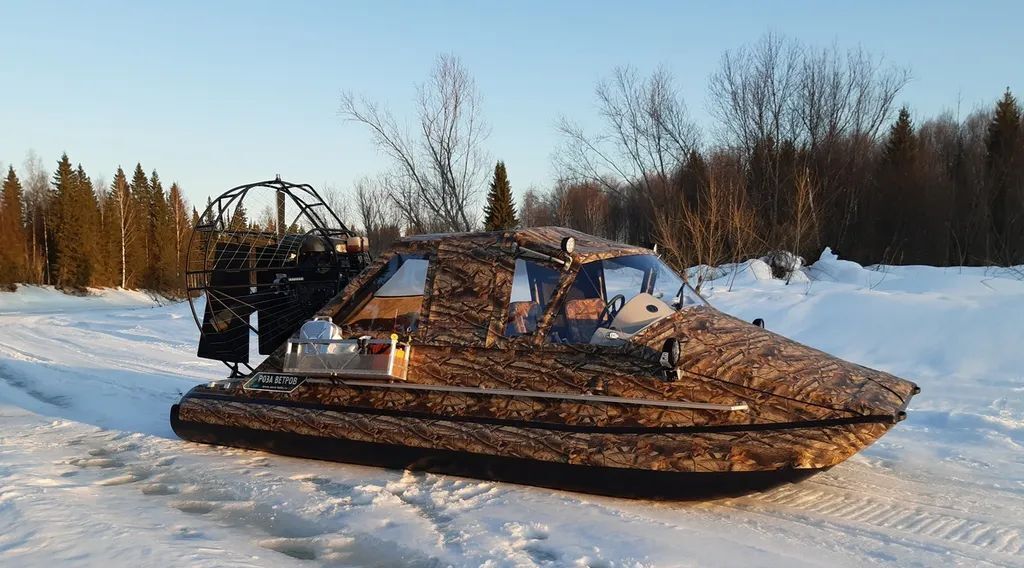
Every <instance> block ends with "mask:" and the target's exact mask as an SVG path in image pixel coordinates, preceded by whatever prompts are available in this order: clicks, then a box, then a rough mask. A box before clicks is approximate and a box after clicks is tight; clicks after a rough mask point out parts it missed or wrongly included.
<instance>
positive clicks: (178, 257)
mask: <svg viewBox="0 0 1024 568" xmlns="http://www.w3.org/2000/svg"><path fill="white" fill-rule="evenodd" d="M167 205H168V207H169V208H170V216H171V230H172V231H173V237H174V270H173V273H172V274H173V278H174V283H173V286H172V287H174V288H177V287H179V286H182V282H183V281H182V278H183V276H182V275H183V274H184V270H185V248H186V247H187V246H188V238H189V231H190V230H191V228H192V226H193V223H191V222H190V219H189V216H188V204H186V203H185V198H184V196H182V193H181V187H179V186H178V184H177V182H175V183H172V184H171V191H170V193H169V194H168V195H167ZM192 211H193V214H194V217H198V213H195V209H193V210H192ZM194 220H195V219H194V218H193V219H192V221H194Z"/></svg>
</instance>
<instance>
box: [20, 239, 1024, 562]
mask: <svg viewBox="0 0 1024 568" xmlns="http://www.w3.org/2000/svg"><path fill="white" fill-rule="evenodd" d="M734 268H736V270H734V271H733V274H726V275H725V276H723V277H722V278H719V279H717V280H715V281H713V282H710V283H708V285H707V290H709V291H710V299H711V301H712V303H714V304H715V305H716V306H717V307H719V308H720V309H723V310H725V311H727V312H730V313H733V314H736V315H738V316H740V317H742V318H744V319H748V320H750V319H753V318H754V317H762V318H764V319H765V320H766V322H767V326H768V327H769V328H770V329H772V330H775V331H778V332H780V333H783V334H785V335H788V336H790V337H793V338H795V339H797V340H799V341H802V342H804V343H807V344H810V345H813V346H815V347H819V348H821V349H824V350H826V351H828V352H830V353H834V354H836V355H838V356H841V357H844V358H847V359H850V360H853V361H856V362H859V363H863V364H866V365H869V366H872V367H876V368H880V369H884V370H886V371H890V372H892V373H895V374H897V375H899V376H903V377H906V378H908V379H912V380H914V381H916V382H918V384H920V385H921V387H922V389H923V392H922V393H921V394H920V395H919V396H917V397H916V398H915V399H914V400H913V403H912V405H911V408H910V412H909V414H910V417H909V419H908V420H907V421H906V422H904V423H902V424H900V425H899V426H897V427H896V428H895V430H893V431H892V432H891V433H890V434H888V435H887V436H885V437H884V438H883V439H882V440H881V441H880V442H879V443H878V444H876V445H875V446H873V447H871V448H869V449H868V450H867V451H866V452H864V453H863V454H862V455H858V456H855V457H854V458H853V459H851V460H849V461H848V462H846V463H844V464H842V465H841V466H838V467H836V468H834V469H833V470H831V471H830V472H828V473H826V474H822V475H819V476H816V477H814V478H811V479H810V480H807V481H805V482H802V483H800V484H797V485H790V486H785V487H781V488H778V489H775V490H772V491H769V492H765V493H762V494H756V495H750V496H745V497H741V498H735V499H726V500H718V501H713V502H703V503H663V502H643V501H629V500H621V499H612V498H603V497H593V496H587V495H580V494H574V493H568V492H559V491H552V490H547V489H538V488H531V487H524V486H517V485H507V484H499V483H489V482H480V481H474V480H470V479H463V478H457V477H448V476H439V475H432V474H420V473H416V474H411V473H406V472H400V471H390V470H382V469H375V468H368V467H359V466H352V465H345V464H331V463H324V462H315V461H307V460H298V459H291V458H285V457H279V456H274V455H269V454H261V453H257V452H248V451H242V450H233V449H226V448H216V447H209V446H203V445H198V444H192V443H186V442H182V441H180V440H178V439H176V438H175V437H174V435H173V434H172V433H171V430H170V427H169V425H168V418H167V415H168V410H169V408H170V406H171V404H172V403H174V402H175V401H176V400H177V398H178V397H179V396H180V394H181V393H182V392H184V391H185V390H187V389H188V388H190V387H191V386H192V385H193V384H196V383H198V382H201V381H205V380H208V379H213V378H220V377H222V376H223V375H224V367H223V366H221V365H220V364H219V363H215V362H209V361H203V360H199V359H197V358H196V357H195V356H194V349H195V337H196V330H195V327H194V322H193V321H192V316H191V313H190V311H189V308H188V305H187V304H180V303H179V304H163V305H160V304H158V303H156V302H154V300H153V299H152V298H150V297H148V296H146V295H144V294H138V293H132V292H121V291H105V292H103V293H102V294H100V295H99V296H97V297H89V298H76V297H69V296H64V295H61V294H59V293H57V292H54V291H52V290H47V289H43V288H31V287H29V288H22V289H21V290H19V291H18V292H17V293H14V294H4V293H0V565H4V566H8V565H9V566H19V567H21V566H46V567H47V568H50V567H52V566H54V565H61V566H65V565H86V566H103V567H104V568H106V567H113V566H132V567H137V566H152V565H158V566H271V565H272V566H304V565H345V566H395V565H417V566H447V565H455V566H481V565H487V566H535V565H537V566H563V565H568V566H743V567H750V566H765V565H785V566H822V565H834V566H863V565H864V564H898V565H901V566H913V565H926V566H937V565H943V566H945V565H963V566H985V565H1018V566H1024V274H1022V273H1021V270H1008V269H979V268H963V269H961V268H930V267H886V268H877V269H865V268H861V267H860V266H858V265H855V264H852V263H845V262H843V261H839V260H836V259H834V258H832V257H829V256H828V255H825V256H824V257H823V259H822V260H821V261H819V262H817V263H815V264H813V265H811V266H810V267H809V268H807V269H805V270H804V272H801V273H798V274H797V275H796V276H795V277H794V278H793V279H791V282H790V283H789V284H788V285H787V284H785V283H784V282H781V281H778V280H771V279H766V276H767V275H768V273H767V272H766V268H767V267H766V266H765V265H763V264H762V263H759V262H758V261H754V262H752V263H747V264H744V265H741V266H739V267H734Z"/></svg>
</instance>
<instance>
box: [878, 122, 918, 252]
mask: <svg viewBox="0 0 1024 568" xmlns="http://www.w3.org/2000/svg"><path fill="white" fill-rule="evenodd" d="M917 148H918V141H917V136H916V134H915V133H914V125H913V122H912V121H911V119H910V111H909V110H908V109H907V107H903V108H901V109H900V113H899V116H898V117H897V118H896V122H894V123H893V125H892V126H891V127H890V128H889V136H888V138H886V141H885V146H884V148H883V150H882V159H881V163H880V165H879V172H878V176H877V187H876V189H875V196H874V199H873V200H872V201H873V207H872V209H873V213H874V215H873V216H874V219H875V223H874V232H875V235H874V246H872V247H871V249H872V250H875V251H887V254H888V256H889V257H890V258H893V257H895V255H897V254H899V253H904V254H909V255H910V256H911V257H914V255H916V254H918V251H917V250H916V249H914V246H916V245H917V244H918V243H916V242H915V243H913V244H908V241H910V240H914V238H913V237H912V236H911V235H909V232H910V227H909V226H908V221H909V220H910V219H912V217H911V215H912V212H911V211H910V210H909V208H910V207H911V205H912V204H915V203H919V201H918V198H919V195H918V187H917V180H918V177H917V175H916V174H917ZM908 247H909V249H908Z"/></svg>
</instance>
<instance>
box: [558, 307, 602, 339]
mask: <svg viewBox="0 0 1024 568" xmlns="http://www.w3.org/2000/svg"><path fill="white" fill-rule="evenodd" d="M603 309H604V300H602V299H601V298H580V299H577V300H569V301H568V302H566V303H565V319H566V323H567V324H568V325H567V327H568V329H569V335H570V337H569V341H570V342H571V343H588V342H589V341H590V337H591V336H592V335H594V332H595V331H597V318H598V317H600V315H601V310H603Z"/></svg>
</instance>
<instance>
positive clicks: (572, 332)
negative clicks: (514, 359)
mask: <svg viewBox="0 0 1024 568" xmlns="http://www.w3.org/2000/svg"><path fill="white" fill-rule="evenodd" d="M682 286H683V280H682V278H680V277H679V275H677V274H676V273H675V272H674V271H673V270H672V269H671V268H669V267H668V266H667V265H665V263H664V262H662V261H661V259H659V258H658V257H657V256H654V255H628V256H620V257H617V258H611V259H605V260H596V261H593V262H588V263H587V264H584V265H583V266H582V267H580V271H579V274H577V276H576V280H574V281H573V284H572V286H571V287H570V288H569V290H568V291H567V293H566V296H565V300H564V301H563V303H562V309H561V310H559V313H558V314H557V315H556V316H555V319H554V322H553V323H552V326H551V330H550V331H549V332H548V339H549V340H550V341H552V342H556V343H589V342H590V340H591V338H592V337H593V335H594V332H595V331H596V330H597V328H598V326H599V325H601V317H602V313H603V312H605V311H606V309H605V308H606V306H608V304H609V303H610V302H611V303H613V306H612V308H621V307H622V306H624V305H625V304H626V303H629V301H630V300H632V299H633V298H634V297H636V296H637V294H641V293H646V294H651V295H653V296H654V297H656V298H658V299H659V300H661V301H663V302H664V303H665V304H667V305H669V306H673V307H678V306H679V305H680V297H679V295H680V293H681V292H682ZM620 295H621V296H622V300H615V298H616V297H617V296H620ZM613 300H615V301H614V302H613Z"/></svg>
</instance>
